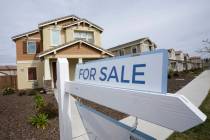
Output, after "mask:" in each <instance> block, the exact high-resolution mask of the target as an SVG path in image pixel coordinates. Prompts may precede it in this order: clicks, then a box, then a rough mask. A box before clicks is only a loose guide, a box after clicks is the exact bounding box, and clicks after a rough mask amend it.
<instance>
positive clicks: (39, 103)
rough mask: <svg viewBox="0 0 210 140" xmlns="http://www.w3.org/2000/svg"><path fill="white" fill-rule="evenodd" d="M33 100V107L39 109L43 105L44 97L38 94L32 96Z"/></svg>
mask: <svg viewBox="0 0 210 140" xmlns="http://www.w3.org/2000/svg"><path fill="white" fill-rule="evenodd" d="M34 100H35V108H36V109H37V110H38V111H39V110H40V109H41V108H43V107H44V98H43V97H42V96H40V95H36V96H35V97H34Z"/></svg>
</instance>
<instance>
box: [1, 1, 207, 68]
mask: <svg viewBox="0 0 210 140" xmlns="http://www.w3.org/2000/svg"><path fill="white" fill-rule="evenodd" d="M72 14H74V15H76V16H78V17H80V18H85V19H88V20H89V21H91V22H93V23H95V24H97V25H99V26H100V27H102V28H103V29H104V32H103V33H102V47H103V48H105V49H108V48H110V47H114V46H116V45H119V44H122V43H126V42H129V41H132V40H136V39H139V38H142V37H149V38H150V39H151V40H152V41H153V42H155V43H156V44H157V47H158V48H159V49H162V48H165V49H169V48H174V49H175V50H182V51H183V52H185V53H189V54H190V55H191V56H194V55H198V56H199V55H201V54H199V53H196V50H198V49H200V48H202V47H204V43H203V42H202V40H206V39H207V38H208V39H209V40H210V0H184V1H183V0H170V1H169V0H103V1H102V0H4V1H3V0H2V1H1V2H0V65H3V64H10V65H11V64H15V63H16V49H15V43H14V42H13V41H12V40H11V37H12V36H14V35H17V34H20V33H24V32H27V31H30V30H33V29H36V28H38V24H39V23H41V22H44V21H46V20H50V19H54V18H57V17H62V16H67V15H72ZM202 56H203V54H202ZM204 56H205V55H204Z"/></svg>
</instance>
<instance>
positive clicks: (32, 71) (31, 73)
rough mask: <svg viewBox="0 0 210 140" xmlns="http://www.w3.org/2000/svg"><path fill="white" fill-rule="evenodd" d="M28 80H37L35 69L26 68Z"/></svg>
mask: <svg viewBox="0 0 210 140" xmlns="http://www.w3.org/2000/svg"><path fill="white" fill-rule="evenodd" d="M28 80H37V76H36V67H30V68H28Z"/></svg>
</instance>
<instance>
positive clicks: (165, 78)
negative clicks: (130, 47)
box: [77, 49, 168, 94]
mask: <svg viewBox="0 0 210 140" xmlns="http://www.w3.org/2000/svg"><path fill="white" fill-rule="evenodd" d="M156 53H162V54H163V65H162V70H163V72H162V81H161V85H162V87H161V93H163V94H166V93H167V87H168V50H167V49H157V50H154V51H150V52H142V53H136V54H128V55H124V56H114V57H108V58H104V59H98V60H92V61H88V62H85V63H78V64H77V65H82V64H87V63H94V62H99V61H107V60H113V59H120V58H127V57H132V56H139V55H140V56H141V55H148V54H156Z"/></svg>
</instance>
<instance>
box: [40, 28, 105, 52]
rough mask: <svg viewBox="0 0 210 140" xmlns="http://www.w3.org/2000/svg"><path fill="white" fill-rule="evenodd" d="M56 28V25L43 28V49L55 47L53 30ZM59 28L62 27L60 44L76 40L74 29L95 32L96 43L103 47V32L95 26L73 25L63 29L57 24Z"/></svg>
mask: <svg viewBox="0 0 210 140" xmlns="http://www.w3.org/2000/svg"><path fill="white" fill-rule="evenodd" d="M53 28H55V26H54V25H51V26H46V27H44V28H43V30H42V33H43V50H44V51H45V50H48V49H50V48H53V46H52V44H51V30H52V29H53ZM56 28H57V29H60V30H61V31H60V35H61V36H60V37H61V42H60V44H64V43H66V42H70V41H73V40H74V31H75V30H78V31H90V32H93V35H94V44H95V45H96V46H99V47H101V33H100V31H98V30H97V29H95V28H93V27H86V26H82V25H79V26H72V27H69V28H66V29H63V28H62V27H61V26H59V25H57V26H56Z"/></svg>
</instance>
